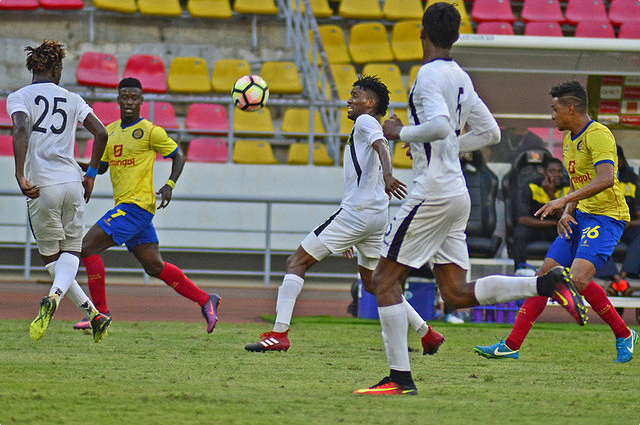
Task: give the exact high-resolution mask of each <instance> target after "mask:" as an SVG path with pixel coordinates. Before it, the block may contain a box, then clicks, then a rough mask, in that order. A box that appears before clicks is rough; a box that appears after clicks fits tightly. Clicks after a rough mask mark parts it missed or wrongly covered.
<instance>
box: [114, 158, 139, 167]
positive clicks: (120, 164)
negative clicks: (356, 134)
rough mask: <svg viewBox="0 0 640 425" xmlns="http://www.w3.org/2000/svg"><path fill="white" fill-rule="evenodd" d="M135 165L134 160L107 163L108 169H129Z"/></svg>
mask: <svg viewBox="0 0 640 425" xmlns="http://www.w3.org/2000/svg"><path fill="white" fill-rule="evenodd" d="M134 165H136V159H135V158H129V159H116V160H113V161H109V167H130V166H134Z"/></svg>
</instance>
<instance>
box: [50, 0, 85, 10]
mask: <svg viewBox="0 0 640 425" xmlns="http://www.w3.org/2000/svg"><path fill="white" fill-rule="evenodd" d="M40 6H41V7H42V8H43V9H57V10H65V9H82V8H83V7H84V2H83V1H82V0H40Z"/></svg>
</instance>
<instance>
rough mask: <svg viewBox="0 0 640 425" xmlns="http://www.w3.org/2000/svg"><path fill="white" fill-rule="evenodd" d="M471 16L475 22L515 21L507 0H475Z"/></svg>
mask: <svg viewBox="0 0 640 425" xmlns="http://www.w3.org/2000/svg"><path fill="white" fill-rule="evenodd" d="M471 17H472V18H473V20H474V21H476V22H485V21H501V22H509V23H513V22H515V20H516V18H515V16H513V11H512V10H511V3H510V2H509V0H475V1H474V2H473V8H472V9H471Z"/></svg>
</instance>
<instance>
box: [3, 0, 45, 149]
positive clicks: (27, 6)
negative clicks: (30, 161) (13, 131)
mask: <svg viewBox="0 0 640 425" xmlns="http://www.w3.org/2000/svg"><path fill="white" fill-rule="evenodd" d="M39 7H40V3H38V0H2V1H0V10H2V9H7V10H36V9H37V8H39ZM11 155H13V153H12V154H11Z"/></svg>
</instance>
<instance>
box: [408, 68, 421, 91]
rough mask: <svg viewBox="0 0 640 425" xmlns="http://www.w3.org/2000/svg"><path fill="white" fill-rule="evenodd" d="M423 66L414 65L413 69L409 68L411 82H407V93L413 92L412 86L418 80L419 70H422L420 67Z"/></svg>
mask: <svg viewBox="0 0 640 425" xmlns="http://www.w3.org/2000/svg"><path fill="white" fill-rule="evenodd" d="M421 66H422V65H413V66H412V67H411V68H409V80H408V81H407V91H410V90H411V86H413V82H414V81H415V80H416V77H417V76H418V70H420V67H421Z"/></svg>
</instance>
